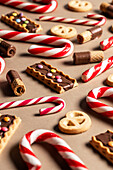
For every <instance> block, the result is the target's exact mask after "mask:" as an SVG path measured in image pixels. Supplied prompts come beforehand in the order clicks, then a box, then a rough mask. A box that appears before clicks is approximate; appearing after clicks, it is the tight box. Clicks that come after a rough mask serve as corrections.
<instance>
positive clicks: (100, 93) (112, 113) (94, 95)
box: [86, 87, 113, 119]
mask: <svg viewBox="0 0 113 170" xmlns="http://www.w3.org/2000/svg"><path fill="white" fill-rule="evenodd" d="M101 97H111V98H113V88H112V87H98V88H95V89H93V90H91V91H90V92H89V94H88V96H87V97H86V102H87V104H88V105H89V107H90V108H91V109H92V110H94V111H95V112H97V113H99V114H100V115H102V116H106V117H108V118H110V119H113V107H110V106H108V105H106V104H104V103H102V102H100V101H99V100H97V99H99V98H101Z"/></svg>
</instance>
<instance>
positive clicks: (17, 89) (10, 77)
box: [6, 70, 26, 96]
mask: <svg viewBox="0 0 113 170" xmlns="http://www.w3.org/2000/svg"><path fill="white" fill-rule="evenodd" d="M6 78H7V81H8V83H9V84H10V85H11V88H12V90H13V92H14V94H15V95H17V96H20V95H22V94H23V93H25V91H26V88H25V85H24V83H23V82H22V79H21V78H20V76H19V74H18V72H17V71H15V70H9V71H8V73H7V74H6Z"/></svg>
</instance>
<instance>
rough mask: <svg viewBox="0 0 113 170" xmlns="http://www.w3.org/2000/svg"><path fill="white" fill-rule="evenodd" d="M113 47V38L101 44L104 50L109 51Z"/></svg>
mask: <svg viewBox="0 0 113 170" xmlns="http://www.w3.org/2000/svg"><path fill="white" fill-rule="evenodd" d="M112 46H113V36H112V37H109V38H107V39H105V40H103V41H101V42H100V48H101V49H102V50H107V49H108V48H110V47H112Z"/></svg>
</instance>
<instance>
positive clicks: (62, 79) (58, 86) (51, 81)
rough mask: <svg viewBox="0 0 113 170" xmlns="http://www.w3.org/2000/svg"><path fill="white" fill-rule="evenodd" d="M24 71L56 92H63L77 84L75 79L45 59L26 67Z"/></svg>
mask: <svg viewBox="0 0 113 170" xmlns="http://www.w3.org/2000/svg"><path fill="white" fill-rule="evenodd" d="M26 72H27V73H28V74H30V75H31V76H33V77H35V78H36V79H38V80H39V81H41V82H43V83H44V84H46V85H47V86H49V87H50V88H51V89H53V90H55V91H56V92H58V93H63V92H64V91H67V90H69V89H72V88H74V87H75V86H77V85H78V83H77V81H76V79H73V78H70V77H69V76H68V75H66V74H64V73H63V72H62V71H59V70H58V69H57V68H55V67H53V66H51V65H50V64H47V63H46V62H45V61H41V62H40V63H36V64H34V65H32V66H29V67H27V69H26Z"/></svg>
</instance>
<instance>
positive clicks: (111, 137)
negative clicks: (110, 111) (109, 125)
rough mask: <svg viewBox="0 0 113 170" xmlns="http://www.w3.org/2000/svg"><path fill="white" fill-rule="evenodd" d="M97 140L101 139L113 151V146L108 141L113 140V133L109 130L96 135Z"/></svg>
mask: <svg viewBox="0 0 113 170" xmlns="http://www.w3.org/2000/svg"><path fill="white" fill-rule="evenodd" d="M95 137H96V139H97V140H99V141H101V142H102V143H103V145H104V146H106V147H107V148H109V149H110V151H111V152H113V147H111V146H109V144H108V142H110V141H113V133H111V132H110V131H107V132H105V133H101V134H99V135H97V136H95Z"/></svg>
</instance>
